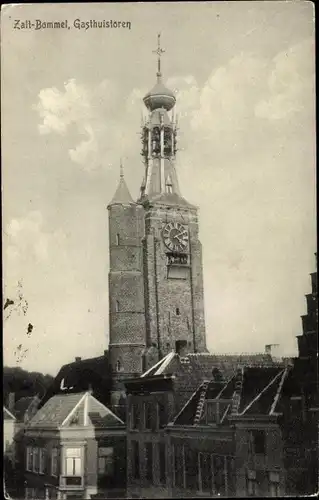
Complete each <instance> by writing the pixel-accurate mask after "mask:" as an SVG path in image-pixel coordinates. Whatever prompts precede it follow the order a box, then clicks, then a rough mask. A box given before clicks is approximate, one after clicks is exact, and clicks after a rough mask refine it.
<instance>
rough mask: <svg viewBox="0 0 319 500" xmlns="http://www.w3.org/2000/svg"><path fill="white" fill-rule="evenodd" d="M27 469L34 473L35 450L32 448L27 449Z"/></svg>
mask: <svg viewBox="0 0 319 500" xmlns="http://www.w3.org/2000/svg"><path fill="white" fill-rule="evenodd" d="M26 469H27V470H28V471H32V470H33V449H32V448H31V446H28V447H27V454H26Z"/></svg>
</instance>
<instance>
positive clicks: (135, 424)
mask: <svg viewBox="0 0 319 500" xmlns="http://www.w3.org/2000/svg"><path fill="white" fill-rule="evenodd" d="M140 417H141V415H140V407H139V405H138V404H135V405H134V404H133V405H132V407H131V419H132V420H131V422H132V425H131V428H132V429H139V426H140Z"/></svg>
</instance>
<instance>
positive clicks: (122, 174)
mask: <svg viewBox="0 0 319 500" xmlns="http://www.w3.org/2000/svg"><path fill="white" fill-rule="evenodd" d="M120 179H124V169H123V163H122V158H121V160H120Z"/></svg>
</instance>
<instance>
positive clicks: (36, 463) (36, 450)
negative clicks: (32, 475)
mask: <svg viewBox="0 0 319 500" xmlns="http://www.w3.org/2000/svg"><path fill="white" fill-rule="evenodd" d="M39 451H40V450H39V448H33V472H39V465H40V463H39V462H40V454H39Z"/></svg>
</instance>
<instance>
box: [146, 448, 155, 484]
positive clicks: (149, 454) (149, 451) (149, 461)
mask: <svg viewBox="0 0 319 500" xmlns="http://www.w3.org/2000/svg"><path fill="white" fill-rule="evenodd" d="M145 468H146V479H147V480H148V481H153V444H152V443H146V444H145Z"/></svg>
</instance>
